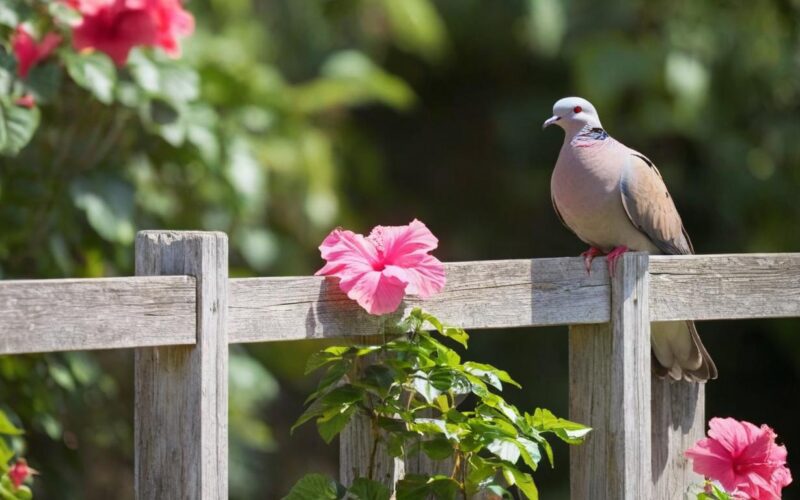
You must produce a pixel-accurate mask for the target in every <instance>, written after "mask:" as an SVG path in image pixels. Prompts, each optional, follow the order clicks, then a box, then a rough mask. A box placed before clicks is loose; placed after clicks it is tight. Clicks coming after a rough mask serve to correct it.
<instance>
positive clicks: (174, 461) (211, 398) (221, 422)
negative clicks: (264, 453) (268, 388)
mask: <svg viewBox="0 0 800 500" xmlns="http://www.w3.org/2000/svg"><path fill="white" fill-rule="evenodd" d="M136 273H137V274H140V275H159V274H187V275H190V276H194V277H195V279H196V294H197V307H196V318H197V320H196V324H197V330H196V339H197V344H196V345H194V346H177V347H155V348H140V349H137V350H136V359H135V397H136V402H135V403H136V404H135V415H134V434H135V436H134V438H135V443H136V458H135V490H136V498H137V499H138V500H150V499H165V498H170V499H186V500H200V499H202V500H211V499H216V500H219V499H226V498H228V339H227V336H226V311H227V299H228V291H227V283H228V240H227V236H225V234H223V233H206V232H170V231H144V232H140V233H139V234H138V235H137V237H136Z"/></svg>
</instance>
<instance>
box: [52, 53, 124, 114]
mask: <svg viewBox="0 0 800 500" xmlns="http://www.w3.org/2000/svg"><path fill="white" fill-rule="evenodd" d="M63 54H64V55H63V58H64V62H65V63H66V65H67V73H69V75H70V76H71V77H72V79H73V80H74V81H75V83H77V84H78V85H80V86H81V87H83V88H85V89H86V90H88V91H89V92H91V93H92V95H94V96H95V97H96V98H97V100H98V101H100V102H102V103H104V104H111V103H112V102H113V100H114V87H115V86H116V84H117V70H116V68H115V67H114V63H113V62H112V61H111V59H109V58H108V56H107V55H105V54H103V53H102V52H92V53H80V54H79V53H73V52H69V51H64V52H63Z"/></svg>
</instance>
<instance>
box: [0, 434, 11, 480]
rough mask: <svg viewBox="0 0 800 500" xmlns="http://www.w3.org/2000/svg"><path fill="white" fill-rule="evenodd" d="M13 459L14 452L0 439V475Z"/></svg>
mask: <svg viewBox="0 0 800 500" xmlns="http://www.w3.org/2000/svg"><path fill="white" fill-rule="evenodd" d="M13 457H14V450H12V449H11V447H10V446H9V445H8V443H7V442H6V440H5V439H3V438H2V437H0V475H2V473H3V472H4V471H5V469H6V468H7V467H6V464H7V463H8V461H9V460H11V459H12V458H13Z"/></svg>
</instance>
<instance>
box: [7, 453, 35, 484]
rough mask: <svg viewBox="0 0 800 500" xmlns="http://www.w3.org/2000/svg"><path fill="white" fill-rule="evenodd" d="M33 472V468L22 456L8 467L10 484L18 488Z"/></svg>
mask: <svg viewBox="0 0 800 500" xmlns="http://www.w3.org/2000/svg"><path fill="white" fill-rule="evenodd" d="M35 473H36V471H35V470H33V469H31V468H30V467H28V462H26V461H25V459H24V458H20V459H19V460H17V462H16V463H15V464H14V465H12V466H11V467H9V469H8V478H9V479H10V480H11V484H13V485H14V488H19V487H20V486H22V483H24V482H25V480H26V479H28V477H29V476H30V475H32V474H35Z"/></svg>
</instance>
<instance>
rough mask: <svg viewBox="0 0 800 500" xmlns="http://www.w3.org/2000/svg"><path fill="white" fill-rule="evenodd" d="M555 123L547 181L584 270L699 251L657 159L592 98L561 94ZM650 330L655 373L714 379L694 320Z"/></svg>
mask: <svg viewBox="0 0 800 500" xmlns="http://www.w3.org/2000/svg"><path fill="white" fill-rule="evenodd" d="M550 125H557V126H559V127H561V128H562V129H564V133H565V135H564V144H563V145H562V147H561V151H560V153H559V155H558V160H557V161H556V166H555V168H554V169H553V174H552V177H551V179H550V192H551V198H552V202H553V208H554V209H555V212H556V215H557V216H558V218H559V219H560V220H561V222H562V224H564V226H566V227H567V228H568V229H569V230H571V231H572V232H573V233H575V235H576V236H577V237H578V238H580V239H581V240H582V241H583V242H585V243H586V244H588V245H589V249H588V250H586V251H585V252H583V253H582V254H581V256H583V258H584V263H585V265H586V270H587V272H591V264H592V259H594V258H595V257H597V256H599V255H606V256H607V257H606V258H607V263H608V268H609V273H610V274H611V275H612V276H613V275H614V272H615V269H616V262H617V260H618V259H619V258H620V257H621V256H622V254H624V253H625V252H627V251H637V252H647V253H650V254H670V255H686V254H692V253H694V250H693V248H692V243H691V242H690V240H689V235H688V234H687V233H686V229H685V228H684V227H683V222H682V221H681V217H680V215H679V214H678V210H677V208H675V203H674V202H673V200H672V197H671V196H670V194H669V191H667V186H666V184H665V183H664V180H663V179H662V177H661V174H660V173H659V171H658V169H657V168H656V166H655V164H654V163H653V162H652V161H650V159H649V158H647V157H646V156H645V155H643V154H641V153H639V152H638V151H635V150H633V149H631V148H629V147H627V146H625V145H624V144H622V143H620V142H618V141H616V140H615V139H613V138H612V137H611V136H610V135H608V133H607V132H606V131H605V130H604V129H603V126H602V124H601V123H600V118H599V116H598V114H597V110H596V109H595V107H594V106H593V105H592V104H591V103H590V102H589V101H587V100H586V99H583V98H580V97H566V98H563V99H560V100H559V101H557V102H556V103H555V105H554V106H553V116H552V117H550V118H548V119H547V120H546V121H545V122H544V125H543V127H542V128H543V129H544V128H547V127H548V126H550ZM650 332H651V346H652V351H653V355H654V359H653V370H654V371H655V373H656V374H657V375H658V376H660V377H662V378H663V377H667V376H669V377H670V378H672V379H674V380H686V381H690V382H705V381H706V380H709V379H715V378H717V367H716V366H715V365H714V361H713V360H712V359H711V357H710V356H709V354H708V351H706V348H705V347H704V346H703V343H702V342H701V341H700V337H699V335H698V334H697V329H696V328H695V325H694V322H692V321H669V322H655V323H652V325H651V328H650Z"/></svg>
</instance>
